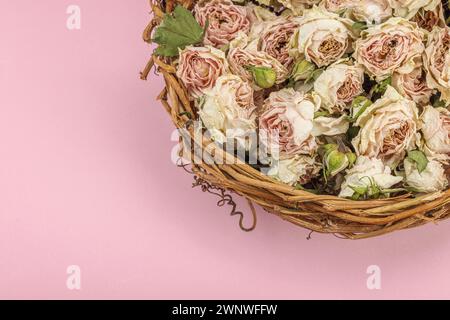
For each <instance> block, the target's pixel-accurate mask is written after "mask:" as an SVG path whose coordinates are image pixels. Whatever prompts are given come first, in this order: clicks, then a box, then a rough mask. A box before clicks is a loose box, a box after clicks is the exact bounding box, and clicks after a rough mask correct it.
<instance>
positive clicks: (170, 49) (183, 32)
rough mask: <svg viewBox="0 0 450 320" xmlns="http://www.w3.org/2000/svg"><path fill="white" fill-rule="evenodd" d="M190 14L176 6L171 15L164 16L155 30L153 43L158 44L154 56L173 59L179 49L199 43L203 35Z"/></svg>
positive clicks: (201, 29) (203, 30) (203, 31)
mask: <svg viewBox="0 0 450 320" xmlns="http://www.w3.org/2000/svg"><path fill="white" fill-rule="evenodd" d="M205 30H206V28H205V29H203V28H202V27H201V26H200V25H199V24H198V22H197V21H196V20H195V18H194V16H193V15H192V13H191V12H190V11H189V10H187V9H185V8H184V7H182V6H179V5H178V6H176V7H175V10H174V11H173V14H172V15H170V14H166V15H165V16H164V19H163V21H162V22H161V24H160V26H159V27H158V28H157V29H156V31H155V34H154V37H153V42H155V43H157V44H159V47H158V48H156V50H155V54H157V55H160V56H165V57H175V56H177V55H178V50H179V49H184V48H185V47H186V46H189V45H194V44H197V43H200V42H201V41H202V40H203V37H204V35H205Z"/></svg>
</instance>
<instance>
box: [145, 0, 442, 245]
mask: <svg viewBox="0 0 450 320" xmlns="http://www.w3.org/2000/svg"><path fill="white" fill-rule="evenodd" d="M194 3H195V0H171V1H170V0H167V1H164V0H156V1H150V4H151V8H152V12H153V17H152V19H151V21H150V23H149V24H148V26H147V27H146V28H145V30H144V33H143V39H144V41H146V42H147V43H151V36H152V32H153V30H154V28H155V27H157V26H158V25H159V23H160V22H161V19H162V18H163V16H164V14H165V13H166V12H171V11H172V10H173V8H174V7H175V6H176V5H177V4H182V5H183V6H185V7H187V8H191V7H192V6H193V4H194ZM174 61H175V60H174V59H167V58H162V57H158V56H156V55H152V56H151V58H150V60H149V62H148V63H147V65H146V66H145V68H144V70H143V71H142V72H141V78H142V79H143V80H146V79H147V76H148V74H149V72H150V71H151V69H152V68H155V70H156V71H157V72H158V73H159V74H161V75H162V76H163V78H164V81H165V84H166V86H165V88H164V89H163V91H162V92H161V94H160V95H159V96H158V100H160V101H161V103H162V105H163V106H164V108H165V109H166V111H167V112H168V114H169V115H170V116H171V119H172V121H173V123H174V125H175V126H176V127H177V128H178V129H187V130H188V131H189V134H190V136H191V137H193V131H192V128H189V123H190V121H191V119H190V118H189V117H188V115H187V113H190V114H194V115H195V114H196V113H195V109H194V107H193V106H192V104H191V102H190V101H189V98H188V93H187V92H186V89H185V88H184V86H183V84H182V83H181V81H179V80H178V78H177V76H176V68H175V66H174ZM202 144H203V146H204V145H205V144H206V145H208V146H211V140H207V139H206V138H204V137H203V140H202ZM214 146H215V147H214V149H213V150H214V151H213V152H215V153H223V152H224V151H223V150H222V149H221V148H219V147H217V146H216V145H214ZM228 156H229V157H233V158H234V159H235V161H236V162H235V163H237V164H214V165H207V164H205V163H203V164H192V172H193V173H194V174H195V176H196V178H198V179H201V180H202V181H203V182H205V183H207V184H208V185H209V186H216V187H218V188H219V189H221V190H229V191H231V192H234V193H237V194H239V195H241V196H243V197H245V198H246V199H247V200H248V201H249V204H250V208H251V209H252V213H253V215H254V216H255V210H254V207H253V204H252V203H255V204H258V205H259V206H261V207H263V208H264V209H265V210H266V211H268V212H271V213H273V214H275V215H277V216H279V217H281V218H282V219H284V220H287V221H289V222H291V223H293V224H296V225H298V226H301V227H303V228H306V229H309V230H311V231H314V232H319V233H332V234H335V235H337V236H339V237H342V238H347V239H362V238H369V237H375V236H379V235H383V234H387V233H390V232H393V231H396V230H401V229H408V228H412V227H416V226H420V225H424V224H426V223H428V222H431V221H434V222H436V221H440V220H444V219H446V218H449V217H450V210H449V209H450V188H448V189H447V190H445V191H441V192H434V193H429V194H424V195H419V196H413V195H412V194H403V195H400V196H397V197H392V198H386V199H376V200H363V201H355V200H351V199H345V198H339V197H337V196H334V195H317V194H313V193H310V192H308V191H304V190H297V189H295V188H293V187H290V186H288V185H286V184H284V183H282V182H279V181H276V180H274V179H272V178H270V177H268V176H266V175H264V174H262V173H261V172H260V171H258V170H256V169H255V168H253V167H251V166H250V165H248V164H246V163H242V162H240V161H239V159H237V158H236V157H235V156H234V155H230V154H228ZM222 194H223V193H222ZM239 213H240V212H239ZM240 226H241V228H243V229H245V228H244V227H243V225H242V216H241V219H240ZM253 228H254V225H253V226H252V228H248V229H247V230H246V231H248V230H251V229H253Z"/></svg>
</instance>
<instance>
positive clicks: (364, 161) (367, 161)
mask: <svg viewBox="0 0 450 320" xmlns="http://www.w3.org/2000/svg"><path fill="white" fill-rule="evenodd" d="M402 180H403V178H402V177H396V176H393V175H391V169H390V168H389V167H388V166H385V165H384V163H383V162H382V161H381V160H379V159H375V158H369V157H365V156H359V157H358V158H357V159H356V163H355V165H354V166H353V167H352V168H351V169H348V170H347V171H346V176H345V180H344V182H343V183H342V185H341V192H340V193H339V197H342V198H351V197H353V196H354V194H355V193H359V194H361V195H367V196H374V195H375V193H376V192H379V191H380V190H385V189H389V188H391V187H392V186H393V185H395V184H397V183H399V182H400V181H402ZM355 190H356V191H355Z"/></svg>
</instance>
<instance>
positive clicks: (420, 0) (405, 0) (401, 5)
mask: <svg viewBox="0 0 450 320" xmlns="http://www.w3.org/2000/svg"><path fill="white" fill-rule="evenodd" d="M388 1H389V4H390V5H391V7H392V8H393V9H394V15H396V16H399V17H403V18H405V19H411V18H412V17H413V16H414V15H415V14H416V13H417V11H419V9H422V8H423V9H424V10H433V9H434V8H436V6H437V5H438V4H439V3H440V2H441V0H388Z"/></svg>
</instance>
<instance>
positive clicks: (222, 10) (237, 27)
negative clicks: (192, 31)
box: [194, 0, 251, 48]
mask: <svg viewBox="0 0 450 320" xmlns="http://www.w3.org/2000/svg"><path fill="white" fill-rule="evenodd" d="M194 12H195V18H196V19H197V21H198V22H199V24H200V25H201V26H202V27H205V26H206V25H207V26H208V28H207V30H206V34H205V38H204V40H203V41H204V43H205V44H207V45H211V46H214V47H216V48H219V47H222V46H225V45H227V44H228V43H229V42H230V41H232V40H233V39H234V38H236V36H237V34H238V33H239V32H244V33H248V32H249V31H250V27H251V17H250V15H251V12H250V10H249V9H248V8H246V7H243V6H237V5H234V4H233V2H231V1H229V0H210V1H199V2H198V3H197V4H196V6H195V9H194Z"/></svg>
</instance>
